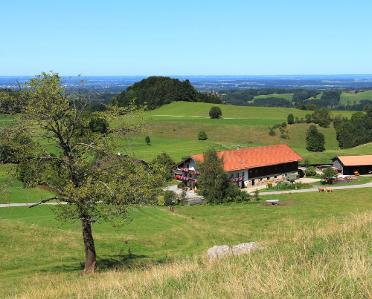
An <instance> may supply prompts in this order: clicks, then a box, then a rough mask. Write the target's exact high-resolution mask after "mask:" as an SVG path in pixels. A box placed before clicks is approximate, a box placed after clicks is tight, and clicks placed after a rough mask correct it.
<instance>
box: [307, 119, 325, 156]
mask: <svg viewBox="0 0 372 299" xmlns="http://www.w3.org/2000/svg"><path fill="white" fill-rule="evenodd" d="M324 144H325V139H324V135H323V134H322V133H321V132H319V131H318V129H317V127H316V126H314V125H311V126H310V127H309V129H308V130H307V132H306V149H307V150H308V151H310V152H323V151H324V150H325V147H324Z"/></svg>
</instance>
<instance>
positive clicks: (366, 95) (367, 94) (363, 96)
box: [254, 90, 372, 105]
mask: <svg viewBox="0 0 372 299" xmlns="http://www.w3.org/2000/svg"><path fill="white" fill-rule="evenodd" d="M321 96H322V93H319V94H318V95H317V96H316V97H314V98H312V99H320V97H321ZM267 98H283V99H286V100H289V101H292V98H293V93H283V94H280V93H272V94H267V95H259V96H255V97H254V99H255V100H259V99H267ZM362 100H370V101H372V90H365V91H360V92H356V93H355V92H350V91H343V92H342V93H341V99H340V104H341V105H355V104H358V103H359V102H360V101H362Z"/></svg>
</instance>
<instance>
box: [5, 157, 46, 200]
mask: <svg viewBox="0 0 372 299" xmlns="http://www.w3.org/2000/svg"><path fill="white" fill-rule="evenodd" d="M16 177H17V176H16V172H15V167H14V166H13V165H9V164H8V165H1V164H0V185H1V189H0V193H1V196H0V203H10V202H12V203H14V202H37V201H39V200H42V199H46V198H49V197H51V196H53V194H52V193H51V192H49V191H47V190H45V189H43V188H24V187H23V184H22V182H20V181H19V180H17V178H16Z"/></svg>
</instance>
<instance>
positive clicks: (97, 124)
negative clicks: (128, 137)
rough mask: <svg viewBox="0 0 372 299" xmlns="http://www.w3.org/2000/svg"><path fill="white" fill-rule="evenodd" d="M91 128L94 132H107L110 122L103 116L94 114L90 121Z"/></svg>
mask: <svg viewBox="0 0 372 299" xmlns="http://www.w3.org/2000/svg"><path fill="white" fill-rule="evenodd" d="M89 128H90V130H91V131H92V132H96V133H101V134H106V133H107V132H108V129H109V123H108V121H107V120H106V119H105V118H103V117H98V116H94V117H92V118H91V120H90V121H89Z"/></svg>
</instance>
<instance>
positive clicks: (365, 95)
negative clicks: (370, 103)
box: [341, 90, 372, 105]
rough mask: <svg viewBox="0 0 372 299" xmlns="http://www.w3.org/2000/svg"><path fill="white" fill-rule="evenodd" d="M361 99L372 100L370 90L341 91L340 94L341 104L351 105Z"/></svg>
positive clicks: (371, 91)
mask: <svg viewBox="0 0 372 299" xmlns="http://www.w3.org/2000/svg"><path fill="white" fill-rule="evenodd" d="M361 100H372V90H367V91H362V92H358V93H351V92H343V93H342V94H341V104H344V105H348V104H349V105H353V104H357V103H359V102H360V101H361Z"/></svg>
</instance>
